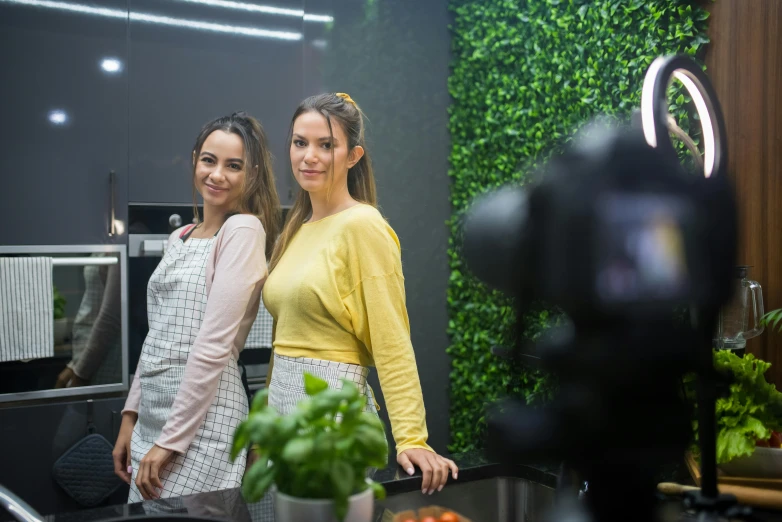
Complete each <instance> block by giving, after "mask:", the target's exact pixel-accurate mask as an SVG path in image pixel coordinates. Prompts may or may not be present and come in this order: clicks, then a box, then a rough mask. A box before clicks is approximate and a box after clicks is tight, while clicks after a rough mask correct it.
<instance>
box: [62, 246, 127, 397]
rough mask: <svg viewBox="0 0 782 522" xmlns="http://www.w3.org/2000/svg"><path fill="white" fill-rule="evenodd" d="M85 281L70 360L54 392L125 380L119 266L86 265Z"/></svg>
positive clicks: (72, 340) (73, 334)
mask: <svg viewBox="0 0 782 522" xmlns="http://www.w3.org/2000/svg"><path fill="white" fill-rule="evenodd" d="M107 255H109V254H92V256H93V257H106V256H107ZM83 278H84V294H83V295H82V299H81V303H80V304H79V309H78V311H77V312H76V317H75V318H74V320H73V329H72V339H71V360H70V362H68V364H67V365H66V367H65V369H63V371H62V372H60V374H59V375H58V377H57V381H56V384H55V388H66V387H71V386H85V385H88V384H111V383H115V382H119V381H120V380H121V379H122V373H121V372H122V338H121V331H122V320H121V316H120V307H121V301H120V267H119V264H118V263H117V264H113V265H87V266H85V267H84V268H83Z"/></svg>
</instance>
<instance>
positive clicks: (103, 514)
mask: <svg viewBox="0 0 782 522" xmlns="http://www.w3.org/2000/svg"><path fill="white" fill-rule="evenodd" d="M451 458H452V459H453V460H454V462H456V464H457V466H459V478H458V480H457V481H456V483H466V482H473V481H478V480H481V479H491V478H495V477H503V476H512V477H516V478H521V479H527V480H529V481H531V482H535V483H538V484H542V485H544V486H547V487H550V488H553V487H555V485H556V481H557V475H556V469H557V468H556V467H553V466H546V465H529V466H506V465H502V464H498V463H496V462H492V461H490V460H488V459H487V458H486V457H484V455H483V453H481V452H472V453H464V454H460V455H453V456H451ZM373 478H374V480H376V481H377V482H380V483H382V484H383V485H384V486H385V488H386V493H387V495H388V496H389V497H391V496H394V495H399V494H402V493H409V492H419V491H420V489H421V475H420V473H416V474H415V475H413V476H412V477H411V476H408V475H407V474H406V473H405V472H404V471H403V470H402V469H401V468H400V467H399V466H397V465H393V466H389V467H387V468H385V469H382V470H378V471H377V472H375V474H374V477H373ZM446 488H448V486H446ZM430 499H431V503H432V504H435V503H436V502H437V493H434V494H433V495H432V496H431V497H430ZM384 510H385V506H384V504H383V502H382V501H376V502H375V512H376V520H380V518H381V517H382V514H383V512H384ZM167 514H187V515H190V516H194V517H209V518H213V519H216V520H220V519H223V520H230V521H236V522H273V521H274V509H273V504H272V495H271V494H270V493H267V494H266V495H265V496H264V498H263V499H261V500H260V501H259V502H255V503H252V504H248V503H246V502H245V501H244V499H243V498H242V494H241V491H240V490H239V489H238V488H237V489H230V490H225V491H217V492H213V493H201V494H197V495H190V496H187V497H180V498H173V499H161V500H152V501H147V502H141V503H137V504H125V505H119V506H109V507H103V508H97V509H90V510H84V511H77V512H73V513H63V514H55V515H49V516H47V517H46V520H47V522H91V521H103V520H112V519H118V518H123V517H129V516H131V517H136V516H141V517H144V516H146V517H149V516H154V515H167Z"/></svg>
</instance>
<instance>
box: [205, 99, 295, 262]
mask: <svg viewBox="0 0 782 522" xmlns="http://www.w3.org/2000/svg"><path fill="white" fill-rule="evenodd" d="M217 130H221V131H223V132H227V133H230V134H236V135H237V136H239V137H240V138H242V143H244V165H245V174H244V183H243V185H242V195H241V196H240V197H239V202H238V203H237V205H236V208H235V209H233V210H232V211H231V212H230V213H229V216H231V215H234V214H252V215H253V216H255V217H257V218H258V219H260V220H261V224H262V225H263V229H264V231H265V232H266V255H267V256H268V255H269V253H270V252H271V251H272V249H273V248H274V243H275V242H276V241H277V235H278V234H279V231H280V221H281V210H280V198H279V196H278V195H277V187H276V186H275V184H274V173H273V172H272V156H271V152H269V145H268V143H267V141H266V133H265V132H264V131H263V127H262V126H261V123H260V122H259V121H258V120H256V119H255V118H253V117H252V116H250V115H249V114H246V113H244V112H235V113H233V114H231V115H230V116H223V117H221V118H217V119H214V120H212V121H210V122H209V123H207V124H206V125H204V126H203V128H202V129H201V132H200V133H199V134H198V138H196V142H195V146H193V213H194V216H195V218H196V220H197V221H200V220H201V219H200V216H199V213H198V204H197V196H198V192H197V191H196V185H195V166H196V161H195V160H196V158H198V156H199V155H200V154H201V148H202V147H203V146H204V142H205V141H206V138H208V137H209V135H210V134H212V133H213V132H214V131H217Z"/></svg>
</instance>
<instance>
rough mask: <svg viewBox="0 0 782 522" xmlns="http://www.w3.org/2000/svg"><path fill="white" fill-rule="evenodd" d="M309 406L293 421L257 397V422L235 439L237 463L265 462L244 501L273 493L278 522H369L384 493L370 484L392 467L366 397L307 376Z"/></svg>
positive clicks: (251, 474)
mask: <svg viewBox="0 0 782 522" xmlns="http://www.w3.org/2000/svg"><path fill="white" fill-rule="evenodd" d="M304 384H305V389H306V392H307V395H308V396H309V397H308V398H307V399H305V400H303V401H301V402H300V403H299V404H298V405H297V407H296V409H295V410H294V411H293V412H291V413H290V414H288V415H280V414H279V413H277V411H276V410H275V409H274V408H272V407H270V406H268V405H267V397H268V390H262V391H260V392H258V393H257V394H256V395H255V397H254V399H253V403H252V407H251V408H250V414H249V416H248V417H247V419H246V420H245V421H244V422H242V423H241V424H240V425H239V426H238V427H237V428H236V432H235V433H234V441H233V448H232V454H231V456H232V458H234V459H235V458H236V457H237V456H238V455H239V453H240V452H241V450H242V449H244V448H248V447H249V448H251V449H253V450H254V451H255V452H256V454H257V455H258V460H257V461H256V462H255V463H254V464H253V465H252V467H251V468H250V469H249V470H248V471H247V473H245V476H244V480H243V482H242V494H243V496H244V497H245V499H246V500H247V501H248V502H257V501H258V500H260V499H261V497H263V495H264V494H265V493H266V491H267V490H269V488H271V487H272V486H274V488H273V494H274V507H275V520H277V521H278V522H280V521H281V522H294V521H297V522H298V521H304V520H306V521H308V522H314V521H324V522H332V521H334V520H339V521H341V522H369V521H370V520H371V519H372V511H373V507H374V498H375V497H376V496H377V497H378V498H380V499H382V498H383V497H384V495H385V490H384V489H383V487H382V486H381V485H380V484H378V483H376V482H374V481H372V480H370V479H368V478H366V476H367V470H368V469H369V468H381V467H385V466H386V464H387V463H388V442H387V441H386V436H385V430H384V428H383V423H382V421H381V420H380V419H379V418H378V417H377V416H376V415H374V414H372V413H368V412H365V411H364V407H365V406H366V401H367V399H366V397H365V396H364V394H362V393H360V392H359V389H358V387H357V386H356V385H355V384H354V383H352V382H350V381H348V380H346V379H342V388H341V389H333V388H331V389H330V388H328V384H327V383H326V381H323V380H321V379H319V378H317V377H314V376H313V375H310V374H305V375H304Z"/></svg>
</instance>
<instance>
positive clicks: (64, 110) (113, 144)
mask: <svg viewBox="0 0 782 522" xmlns="http://www.w3.org/2000/svg"><path fill="white" fill-rule="evenodd" d="M127 36H128V16H127V1H126V0H94V1H92V2H90V4H89V5H84V4H80V3H77V2H75V1H73V0H62V1H60V2H41V3H40V4H39V3H37V2H22V1H17V0H7V1H4V2H2V3H0V48H1V49H2V50H3V51H2V52H1V53H0V70H2V71H3V80H2V82H0V121H2V125H0V171H2V173H3V181H4V185H3V189H2V190H0V220H2V222H3V223H4V226H3V227H2V228H0V244H2V245H31V244H51V245H58V244H103V243H124V242H125V241H126V235H125V233H124V232H125V231H124V225H125V221H126V219H127V179H128V178H127V166H128V75H127V73H128V70H127ZM112 173H113V174H112ZM112 219H113V220H114V221H113V222H112ZM112 224H113V225H114V226H113V227H112Z"/></svg>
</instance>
